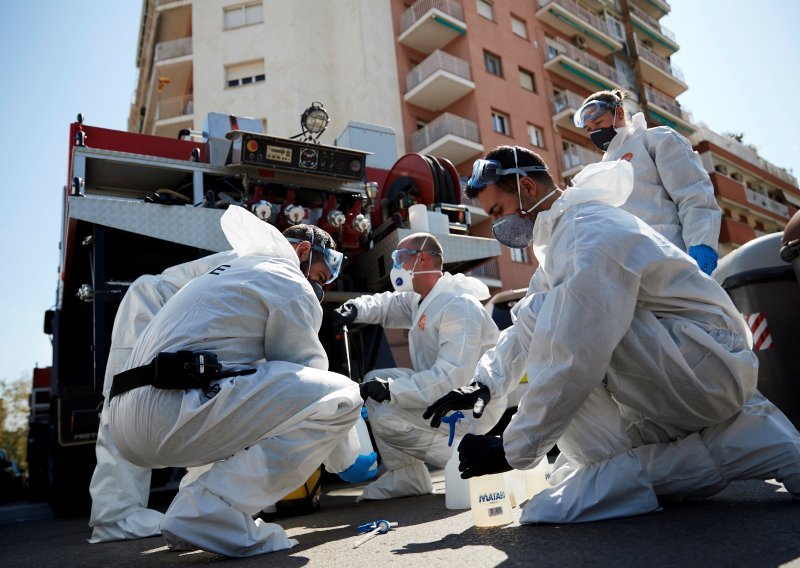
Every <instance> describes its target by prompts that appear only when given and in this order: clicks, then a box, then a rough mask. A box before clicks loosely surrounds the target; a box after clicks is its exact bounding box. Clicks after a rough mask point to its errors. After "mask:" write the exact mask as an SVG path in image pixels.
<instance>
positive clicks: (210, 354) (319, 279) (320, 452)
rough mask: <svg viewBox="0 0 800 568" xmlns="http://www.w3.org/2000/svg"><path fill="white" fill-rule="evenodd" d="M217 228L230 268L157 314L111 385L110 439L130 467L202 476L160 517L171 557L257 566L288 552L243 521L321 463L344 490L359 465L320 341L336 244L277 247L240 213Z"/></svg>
mask: <svg viewBox="0 0 800 568" xmlns="http://www.w3.org/2000/svg"><path fill="white" fill-rule="evenodd" d="M222 228H223V231H224V232H225V236H226V237H227V238H228V241H229V242H230V243H231V245H232V246H233V248H234V250H235V251H236V253H237V254H238V255H239V258H238V259H235V260H231V261H230V262H227V263H225V264H221V265H220V266H217V267H215V268H214V269H213V270H211V271H210V272H208V273H206V274H203V275H201V276H199V277H197V278H195V279H194V280H192V281H191V282H190V283H189V284H187V285H186V286H185V287H184V288H182V289H181V290H180V291H179V292H178V293H177V294H175V295H174V296H173V297H172V298H171V299H170V300H169V301H168V302H167V303H166V304H165V305H164V307H163V308H161V310H160V311H159V312H158V313H157V314H156V315H155V317H154V318H153V320H152V322H151V323H150V325H149V326H148V327H147V328H146V329H145V330H144V331H143V332H142V334H141V336H140V337H139V339H138V340H137V342H136V344H135V346H134V348H133V351H132V352H131V355H130V358H129V359H128V362H127V364H126V366H125V367H126V369H125V370H124V371H123V372H122V373H120V374H118V375H116V376H115V377H114V382H113V386H112V389H111V392H110V405H109V410H110V420H109V426H110V432H111V435H112V437H113V440H114V443H115V445H116V446H117V448H118V450H119V452H120V454H121V455H122V456H123V457H124V458H125V459H127V460H128V461H130V462H132V463H134V464H136V465H138V466H140V467H146V468H155V467H169V466H177V467H189V466H200V465H205V464H209V463H210V464H212V465H211V467H210V468H209V469H208V470H207V471H205V472H204V473H202V475H200V476H199V477H197V478H196V479H194V480H193V481H192V482H190V483H188V484H186V485H185V486H183V487H181V489H180V490H179V491H178V494H177V495H176V497H175V499H174V500H173V502H172V504H171V505H170V507H169V509H168V510H167V512H166V514H165V516H164V519H163V521H162V523H161V533H162V535H163V536H164V537H165V538H166V540H167V542H168V544H169V545H170V546H171V547H172V548H178V549H186V548H190V547H193V548H201V549H204V550H208V551H211V552H216V553H219V554H224V555H227V556H254V555H256V554H261V553H264V552H271V551H275V550H282V549H285V548H289V547H291V546H293V545H294V544H296V541H295V540H293V539H290V538H288V536H287V535H286V533H285V532H284V530H283V529H282V528H281V527H280V526H278V525H275V524H270V523H264V522H263V521H262V520H261V519H258V520H256V521H254V520H253V518H252V517H253V515H255V514H256V513H258V512H259V511H261V510H263V509H265V508H267V507H269V506H271V505H273V504H274V503H275V502H276V501H278V500H280V499H281V498H282V497H283V496H284V495H286V494H287V493H289V492H291V491H292V490H294V489H295V488H297V487H299V486H300V485H302V484H303V483H304V482H305V481H306V480H307V479H308V477H309V476H310V475H311V473H312V472H313V471H314V470H315V469H316V468H317V467H319V464H320V463H324V464H325V465H326V467H327V468H328V470H329V471H332V472H347V473H344V475H345V476H346V477H350V479H351V480H354V478H353V476H352V475H349V474H352V473H353V471H354V470H365V468H364V467H363V463H362V462H364V461H366V460H368V458H366V459H365V458H362V459H360V460H359V459H357V458H359V456H358V448H359V446H358V439H357V436H356V433H355V429H354V424H355V422H356V420H357V419H358V417H359V412H360V407H361V399H360V397H359V392H358V386H357V385H356V384H355V383H353V382H352V381H350V380H349V379H347V378H346V377H344V376H342V375H338V374H335V373H331V372H328V371H327V370H326V369H327V368H328V360H327V356H326V354H325V351H324V350H323V348H322V345H321V344H320V342H319V339H318V337H317V332H318V330H319V327H320V324H321V321H322V309H321V306H320V302H319V300H320V299H321V298H322V292H323V289H322V285H323V284H325V283H328V282H331V281H332V280H333V279H334V278H336V276H337V275H338V271H339V268H340V266H341V262H342V255H341V254H340V253H338V252H336V251H335V250H333V246H334V243H333V240H332V239H331V238H330V236H329V235H328V234H327V233H325V232H324V231H322V230H321V229H319V228H317V227H313V226H307V225H298V226H296V227H293V228H291V229H289V230H287V231H286V233H285V235H286V238H284V236H282V235H281V234H280V233H279V232H278V231H277V230H276V229H275V228H274V227H272V226H271V225H268V224H266V223H263V222H262V221H259V220H258V219H257V218H256V217H255V216H253V215H251V214H250V213H248V212H246V211H245V210H244V209H242V208H239V207H230V208H228V210H227V211H226V212H225V214H224V215H223V217H222ZM287 238H288V240H287ZM290 243H291V244H290ZM206 377H209V378H210V379H211V380H208V379H207V378H206ZM156 385H157V386H156ZM355 480H357V481H362V480H363V479H355Z"/></svg>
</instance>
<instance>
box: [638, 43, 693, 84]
mask: <svg viewBox="0 0 800 568" xmlns="http://www.w3.org/2000/svg"><path fill="white" fill-rule="evenodd" d="M636 49H638V50H639V57H641V58H642V59H646V60H647V61H649V62H650V63H652V64H653V65H655V66H656V67H658V68H659V69H661V70H662V71H664V72H665V73H667V74H669V75H672V76H673V77H675V78H676V79H677V80H678V81H680V82H681V83H684V84H685V83H686V81H685V80H684V78H683V72H682V71H681V70H680V69H678V68H677V67H675V66H674V65H672V64H671V63H670V62H669V59H667V58H666V57H662V56H660V55H659V54H658V53H656V52H655V51H653V50H652V49H650V48H649V47H647V46H646V45H644V44H643V43H640V42H637V43H636Z"/></svg>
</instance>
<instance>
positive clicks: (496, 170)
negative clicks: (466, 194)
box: [467, 159, 547, 189]
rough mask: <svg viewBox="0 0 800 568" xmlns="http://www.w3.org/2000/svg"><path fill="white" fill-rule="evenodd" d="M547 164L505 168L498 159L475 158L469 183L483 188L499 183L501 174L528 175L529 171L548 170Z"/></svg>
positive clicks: (473, 186)
mask: <svg viewBox="0 0 800 568" xmlns="http://www.w3.org/2000/svg"><path fill="white" fill-rule="evenodd" d="M546 171H547V166H520V167H515V168H507V169H505V170H504V169H503V165H502V164H501V163H500V162H498V161H497V160H483V159H481V160H475V163H474V164H472V177H470V178H469V181H468V182H467V185H468V186H469V187H471V188H474V189H483V188H484V187H486V186H487V185H491V184H493V183H497V180H498V179H500V176H504V175H507V174H521V175H523V176H524V175H527V173H528V172H546Z"/></svg>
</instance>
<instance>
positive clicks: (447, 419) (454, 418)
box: [442, 410, 464, 446]
mask: <svg viewBox="0 0 800 568" xmlns="http://www.w3.org/2000/svg"><path fill="white" fill-rule="evenodd" d="M462 418H464V413H462V412H461V411H460V410H456V411H455V412H454V413H453V414H451V415H449V416H442V422H444V423H445V424H449V425H450V437H449V438H448V439H447V445H448V446H452V445H453V438H455V436H456V424H458V421H459V420H461V419H462Z"/></svg>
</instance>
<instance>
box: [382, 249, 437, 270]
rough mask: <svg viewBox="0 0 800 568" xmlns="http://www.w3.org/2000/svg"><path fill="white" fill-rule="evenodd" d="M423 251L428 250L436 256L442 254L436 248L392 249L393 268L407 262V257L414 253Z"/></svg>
mask: <svg viewBox="0 0 800 568" xmlns="http://www.w3.org/2000/svg"><path fill="white" fill-rule="evenodd" d="M421 252H427V253H428V254H434V255H436V256H442V255H441V254H439V253H438V252H436V251H435V250H423V249H397V250H393V251H392V268H400V267H401V266H403V264H405V262H406V260H404V259H406V258H408V257H409V256H411V255H412V254H419V253H421Z"/></svg>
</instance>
